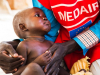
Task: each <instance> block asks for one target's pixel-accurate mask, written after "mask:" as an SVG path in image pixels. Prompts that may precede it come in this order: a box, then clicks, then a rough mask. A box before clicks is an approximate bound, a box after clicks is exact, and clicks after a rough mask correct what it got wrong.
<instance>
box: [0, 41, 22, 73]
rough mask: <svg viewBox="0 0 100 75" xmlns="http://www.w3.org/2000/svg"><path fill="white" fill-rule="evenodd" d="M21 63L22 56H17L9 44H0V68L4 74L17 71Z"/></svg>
mask: <svg viewBox="0 0 100 75" xmlns="http://www.w3.org/2000/svg"><path fill="white" fill-rule="evenodd" d="M9 55H11V56H9ZM23 61H24V60H23V59H22V56H18V54H17V53H16V51H15V50H14V48H13V47H12V45H11V44H9V43H6V42H1V43H0V67H1V68H2V70H3V71H4V72H5V73H13V72H15V71H17V67H19V66H20V65H21V63H22V62H23Z"/></svg>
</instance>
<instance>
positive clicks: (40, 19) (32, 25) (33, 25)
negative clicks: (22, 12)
mask: <svg viewBox="0 0 100 75" xmlns="http://www.w3.org/2000/svg"><path fill="white" fill-rule="evenodd" d="M27 11H28V13H27V17H26V25H27V28H28V29H29V30H30V31H33V32H34V31H37V32H41V31H44V32H48V31H50V29H51V24H50V22H49V21H48V19H47V18H46V16H45V14H44V13H43V11H42V10H41V9H39V8H31V9H29V10H27Z"/></svg>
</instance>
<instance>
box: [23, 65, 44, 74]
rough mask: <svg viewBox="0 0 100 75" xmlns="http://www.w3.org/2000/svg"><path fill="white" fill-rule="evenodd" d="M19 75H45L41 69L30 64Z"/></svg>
mask: <svg viewBox="0 0 100 75" xmlns="http://www.w3.org/2000/svg"><path fill="white" fill-rule="evenodd" d="M21 75H45V74H44V72H43V70H42V68H41V67H40V66H39V65H38V64H36V63H30V64H29V65H28V66H27V67H26V68H25V70H24V71H23V72H22V73H21Z"/></svg>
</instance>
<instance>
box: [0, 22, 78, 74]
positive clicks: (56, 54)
mask: <svg viewBox="0 0 100 75" xmlns="http://www.w3.org/2000/svg"><path fill="white" fill-rule="evenodd" d="M20 28H21V29H24V31H27V28H25V27H23V24H21V25H20ZM16 41H17V40H16ZM11 42H13V43H11ZM11 42H8V43H7V45H8V46H9V48H10V49H8V48H6V47H5V43H4V45H2V44H0V47H2V48H1V49H0V58H5V59H8V61H9V62H8V61H7V60H4V59H2V60H3V62H2V60H0V66H1V67H3V68H2V69H3V70H4V71H5V73H12V72H15V70H16V68H17V67H16V66H13V65H19V64H20V65H22V64H21V63H22V62H23V61H24V60H23V61H22V60H21V59H22V58H23V57H21V58H19V55H18V54H17V55H16V53H17V52H16V51H15V50H14V49H13V45H16V46H15V47H17V45H18V43H19V42H17V43H16V42H15V41H11ZM4 48H5V49H4ZM62 49H63V51H62ZM77 49H80V47H79V45H78V44H77V43H76V42H75V41H74V40H70V41H68V42H65V43H54V44H53V45H52V47H51V48H49V49H48V50H49V51H51V53H52V54H53V55H52V60H51V62H50V63H49V64H48V65H46V67H45V69H44V71H45V72H46V75H55V74H57V73H58V71H57V69H58V68H59V65H60V63H61V61H62V60H63V57H64V56H65V55H66V54H69V53H71V52H74V51H75V50H77ZM3 51H7V52H8V54H11V55H12V56H13V57H14V54H15V55H16V56H15V57H16V58H17V59H16V60H15V57H14V58H11V57H8V56H7V54H6V53H5V54H3V53H2V52H3ZM20 60H21V62H20ZM18 61H19V63H16V64H12V63H13V62H18ZM4 63H5V66H3V64H4ZM7 63H9V64H10V65H6V64H7ZM7 66H8V67H10V69H6V67H7ZM14 69H15V70H14Z"/></svg>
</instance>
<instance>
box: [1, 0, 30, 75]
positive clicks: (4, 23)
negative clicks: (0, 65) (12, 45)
mask: <svg viewBox="0 0 100 75" xmlns="http://www.w3.org/2000/svg"><path fill="white" fill-rule="evenodd" d="M31 7H32V0H0V42H2V41H11V40H13V39H18V37H17V36H16V34H15V33H14V30H13V26H12V20H13V17H14V15H15V14H16V13H17V12H18V11H21V10H23V9H26V8H31ZM0 75H6V74H5V73H4V72H3V71H2V70H1V69H0ZM7 75H12V74H7Z"/></svg>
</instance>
